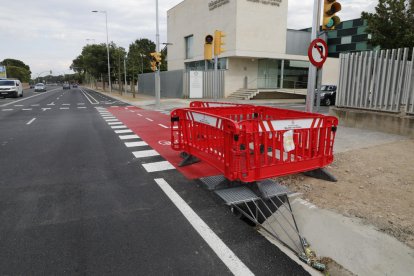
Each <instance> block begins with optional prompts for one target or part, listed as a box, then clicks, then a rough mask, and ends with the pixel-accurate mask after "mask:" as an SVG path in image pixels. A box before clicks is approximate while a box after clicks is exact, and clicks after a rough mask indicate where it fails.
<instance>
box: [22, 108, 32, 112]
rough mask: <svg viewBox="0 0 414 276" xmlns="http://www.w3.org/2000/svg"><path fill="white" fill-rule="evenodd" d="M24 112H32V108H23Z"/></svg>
mask: <svg viewBox="0 0 414 276" xmlns="http://www.w3.org/2000/svg"><path fill="white" fill-rule="evenodd" d="M22 110H24V111H28V110H32V109H31V108H22Z"/></svg>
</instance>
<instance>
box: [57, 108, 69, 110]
mask: <svg viewBox="0 0 414 276" xmlns="http://www.w3.org/2000/svg"><path fill="white" fill-rule="evenodd" d="M59 109H62V110H68V109H69V107H61V108H59Z"/></svg>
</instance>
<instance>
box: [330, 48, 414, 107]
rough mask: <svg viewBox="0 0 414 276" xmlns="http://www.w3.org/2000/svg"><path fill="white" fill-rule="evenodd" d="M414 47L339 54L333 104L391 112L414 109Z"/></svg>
mask: <svg viewBox="0 0 414 276" xmlns="http://www.w3.org/2000/svg"><path fill="white" fill-rule="evenodd" d="M413 67H414V49H413V51H412V55H411V59H410V57H409V49H408V48H403V49H392V50H381V51H365V52H356V53H347V54H341V55H340V77H339V84H338V93H337V95H336V105H337V106H338V107H350V108H359V109H368V110H374V111H383V112H394V113H400V112H403V113H411V114H413V113H414V70H413Z"/></svg>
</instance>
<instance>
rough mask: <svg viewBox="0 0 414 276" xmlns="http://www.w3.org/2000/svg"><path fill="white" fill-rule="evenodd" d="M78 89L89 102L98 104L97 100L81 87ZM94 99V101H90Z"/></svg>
mask: <svg viewBox="0 0 414 276" xmlns="http://www.w3.org/2000/svg"><path fill="white" fill-rule="evenodd" d="M80 91H81V92H82V93H83V95H84V96H85V98H86V99H87V100H88V101H89V102H90V103H91V104H99V102H98V101H97V100H96V99H95V98H94V97H92V96H91V95H90V94H89V93H88V92H86V91H84V90H83V89H82V88H81V89H80ZM89 97H90V98H89ZM92 101H94V102H92Z"/></svg>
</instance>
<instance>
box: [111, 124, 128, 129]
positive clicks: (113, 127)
mask: <svg viewBox="0 0 414 276" xmlns="http://www.w3.org/2000/svg"><path fill="white" fill-rule="evenodd" d="M111 128H112V129H120V128H127V126H125V125H122V126H111Z"/></svg>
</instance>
